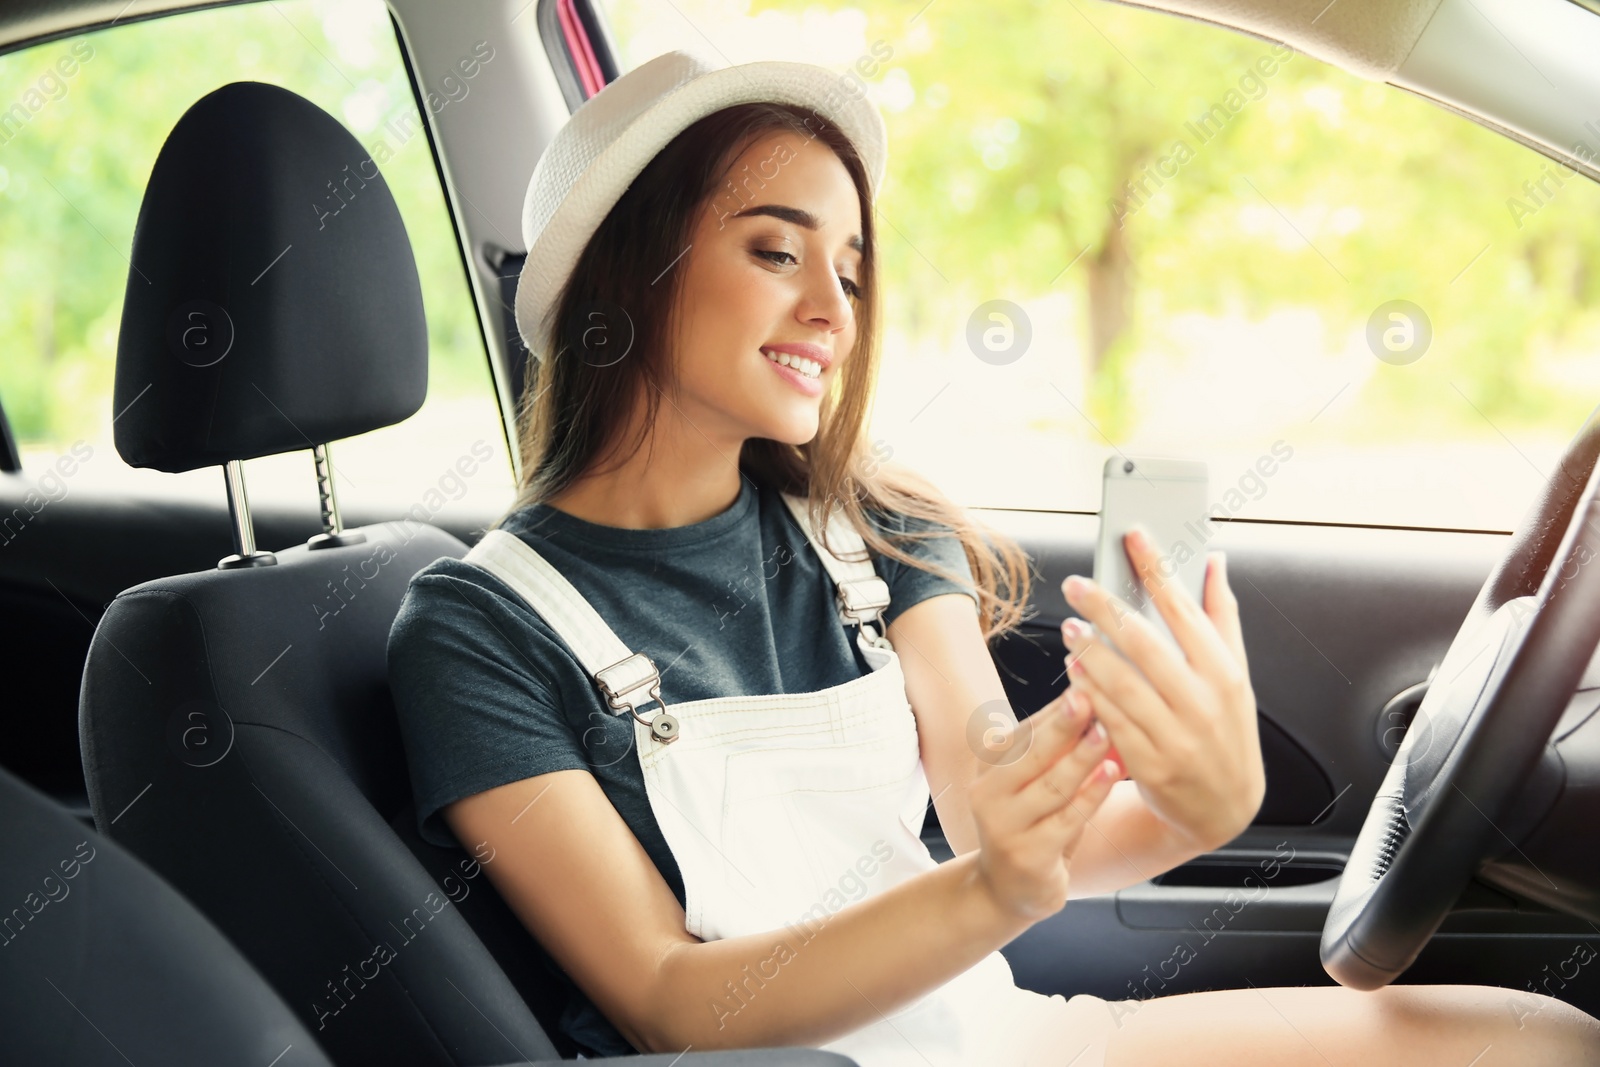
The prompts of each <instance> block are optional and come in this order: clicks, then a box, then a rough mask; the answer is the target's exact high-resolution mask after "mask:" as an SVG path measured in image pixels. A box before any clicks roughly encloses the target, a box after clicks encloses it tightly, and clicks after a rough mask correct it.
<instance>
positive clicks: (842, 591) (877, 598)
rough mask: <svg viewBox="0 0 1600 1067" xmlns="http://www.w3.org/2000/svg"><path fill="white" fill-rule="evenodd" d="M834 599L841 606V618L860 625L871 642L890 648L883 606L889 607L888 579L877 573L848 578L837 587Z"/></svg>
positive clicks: (843, 621) (867, 639)
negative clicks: (864, 576)
mask: <svg viewBox="0 0 1600 1067" xmlns="http://www.w3.org/2000/svg"><path fill="white" fill-rule="evenodd" d="M834 602H835V603H837V604H838V605H839V621H840V622H842V623H844V624H845V625H847V626H848V625H849V624H851V623H855V624H856V625H857V626H859V627H860V628H861V633H862V635H863V636H864V637H865V638H866V641H867V643H868V644H869V645H872V646H873V647H874V648H889V647H891V646H890V645H889V639H888V638H887V637H886V636H884V633H883V629H882V627H883V621H882V617H883V609H884V608H886V607H888V606H889V583H888V582H886V581H884V580H883V579H882V578H880V577H878V576H877V575H873V576H872V577H871V578H850V579H847V580H845V581H842V582H840V583H839V584H838V586H837V587H836V589H835V591H834Z"/></svg>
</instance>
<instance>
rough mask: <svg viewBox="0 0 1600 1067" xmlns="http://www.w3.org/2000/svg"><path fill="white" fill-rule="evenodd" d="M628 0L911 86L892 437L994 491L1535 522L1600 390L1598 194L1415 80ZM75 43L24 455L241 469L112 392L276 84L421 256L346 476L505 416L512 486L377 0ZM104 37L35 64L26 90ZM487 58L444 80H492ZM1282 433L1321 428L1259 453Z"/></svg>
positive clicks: (2, 217) (16, 209)
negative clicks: (171, 220)
mask: <svg viewBox="0 0 1600 1067" xmlns="http://www.w3.org/2000/svg"><path fill="white" fill-rule="evenodd" d="M605 9H606V12H607V15H608V18H609V21H610V24H611V27H612V30H613V32H614V34H615V36H616V39H617V44H618V46H619V48H620V50H621V56H620V59H621V62H622V65H623V67H624V68H632V67H634V66H637V65H638V64H640V63H642V62H644V61H645V60H647V59H649V58H650V57H652V56H654V55H657V54H659V53H661V52H663V51H666V50H668V49H671V48H690V49H694V50H696V51H699V52H701V53H702V54H705V55H708V56H711V57H714V58H720V59H723V60H725V61H727V62H730V63H739V62H748V61H751V60H756V59H799V60H804V61H807V62H812V63H818V64H822V65H824V66H827V67H829V68H831V69H833V70H835V71H838V72H839V73H840V77H841V78H842V79H847V80H848V83H849V84H850V85H855V86H858V87H859V88H860V90H861V91H864V92H866V93H868V94H869V95H870V97H871V98H872V99H873V100H874V101H875V102H876V103H877V105H878V107H879V108H880V109H881V110H882V112H883V114H884V117H885V119H886V121H887V123H888V128H889V173H888V177H887V180H886V183H885V188H884V190H883V193H882V196H881V198H880V200H879V203H878V204H877V205H876V207H877V211H878V236H879V242H880V255H881V259H882V263H883V270H884V281H885V286H884V293H885V296H886V299H887V308H886V312H887V314H886V330H885V341H886V345H885V361H884V368H883V374H882V378H881V381H880V385H879V392H878V399H877V407H876V412H875V415H874V419H873V423H872V431H871V432H872V436H873V437H874V439H875V440H876V442H877V443H878V451H879V454H880V455H883V454H886V453H888V454H892V456H893V458H894V459H895V460H896V461H900V462H904V463H907V464H910V465H912V466H914V467H917V468H918V469H920V470H922V471H923V472H925V473H926V474H928V475H929V476H931V477H932V478H933V479H934V480H935V481H936V482H938V483H939V484H940V485H941V486H942V487H943V488H944V489H945V490H946V491H947V492H948V493H950V495H952V496H953V497H955V498H956V499H957V500H959V501H961V502H962V503H965V504H968V505H973V506H984V507H1006V508H1027V509H1043V510H1073V511H1094V510H1096V509H1097V508H1098V506H1099V500H1100V485H1099V472H1100V468H1101V463H1102V461H1103V459H1104V458H1105V457H1106V456H1108V455H1112V454H1117V453H1123V454H1128V455H1167V456H1184V457H1192V458H1200V459H1204V460H1206V461H1208V462H1209V463H1210V465H1211V472H1212V490H1213V497H1214V498H1215V499H1216V500H1217V501H1218V512H1219V514H1224V515H1234V516H1244V517H1252V518H1266V519H1283V520H1300V521H1318V522H1336V523H1374V524H1386V525H1406V526H1421V527H1448V528H1464V529H1488V530H1509V529H1511V528H1512V526H1513V525H1514V524H1515V522H1516V520H1517V519H1518V517H1519V516H1520V515H1521V513H1522V511H1523V510H1524V508H1525V507H1526V506H1527V504H1528V503H1529V502H1530V501H1531V499H1532V498H1533V496H1534V494H1535V493H1536V491H1537V490H1538V488H1539V486H1540V484H1541V483H1542V482H1543V481H1544V480H1545V479H1546V478H1547V477H1548V476H1549V475H1550V474H1551V473H1552V472H1553V470H1554V466H1555V460H1556V457H1557V456H1558V455H1559V454H1560V451H1561V449H1562V447H1563V446H1564V444H1565V442H1566V441H1567V439H1568V438H1569V437H1570V436H1571V435H1572V434H1573V433H1574V432H1575V431H1576V429H1577V428H1578V426H1579V425H1580V424H1581V422H1582V421H1583V419H1584V418H1585V416H1587V415H1588V414H1589V412H1590V410H1591V409H1592V408H1593V407H1594V406H1595V404H1596V402H1597V401H1600V358H1597V357H1600V314H1597V313H1596V310H1595V307H1594V305H1595V298H1596V296H1597V295H1600V279H1597V278H1596V276H1595V272H1594V271H1593V270H1592V269H1591V264H1592V263H1595V262H1597V258H1596V254H1597V252H1600V190H1597V189H1596V187H1595V185H1594V184H1593V183H1591V182H1589V181H1588V180H1586V179H1584V178H1582V177H1581V176H1577V175H1574V174H1572V173H1571V172H1568V171H1566V170H1564V169H1563V168H1561V167H1560V166H1558V165H1557V164H1554V163H1552V162H1550V161H1549V160H1547V159H1546V158H1544V157H1543V156H1540V155H1538V154H1536V153H1534V152H1532V151H1530V150H1528V149H1526V148H1523V147H1521V146H1519V145H1516V144H1514V143H1512V142H1511V141H1509V140H1507V139H1506V138H1504V137H1502V136H1500V135H1498V134H1494V133H1491V132H1489V131H1487V130H1484V129H1482V128H1480V127H1478V126H1475V125H1473V124H1471V123H1470V122H1467V121H1465V120H1463V119H1461V118H1458V117H1456V116H1454V115H1451V114H1448V113H1446V112H1445V111H1443V110H1442V109H1440V108H1437V107H1435V106H1433V105H1431V104H1429V103H1427V102H1426V101H1424V100H1421V99H1418V98H1416V97H1413V96H1411V95H1408V94H1406V93H1404V92H1402V91H1400V90H1397V89H1393V88H1391V87H1389V86H1384V85H1376V84H1372V83H1367V82H1362V81H1360V80H1358V79H1355V78H1353V77H1351V76H1349V75H1346V74H1343V73H1341V72H1340V71H1338V70H1335V69H1333V68H1331V67H1328V66H1326V65H1324V64H1321V63H1319V62H1318V61H1316V60H1313V59H1310V58H1308V57H1305V56H1303V55H1298V54H1294V53H1291V52H1289V50H1287V49H1284V48H1281V47H1274V46H1271V45H1268V44H1266V43H1264V42H1260V41H1256V40H1253V39H1250V38H1245V37H1242V36H1239V35H1237V34H1232V33H1229V32H1227V31H1223V30H1219V29H1215V28H1212V27H1208V26H1204V25H1200V24H1196V23H1191V22H1186V21H1181V20H1178V19H1175V18H1172V17H1170V16H1165V15H1160V14H1156V13H1151V12H1146V11H1140V10H1137V9H1131V8H1125V7H1120V6H1112V5H1109V4H1106V3H1101V2H1098V0H1075V2H1067V3H1059V4H1048V5H1039V4H1034V3H1024V2H1021V0H986V2H984V3H981V4H979V3H973V2H971V0H933V2H931V3H925V2H923V0H916V2H908V3H893V2H888V3H879V2H875V3H873V4H872V5H871V7H870V9H868V8H864V7H858V6H849V5H844V4H837V5H831V4H819V3H816V2H809V3H806V4H798V3H774V4H750V3H709V2H700V0H671V2H666V0H608V2H607V3H605ZM74 40H78V41H88V42H89V43H90V44H91V45H92V46H93V48H94V56H93V58H92V59H90V60H88V61H87V62H85V63H83V65H82V69H81V70H80V71H79V73H78V74H77V75H76V76H75V77H74V78H72V79H68V80H67V82H66V88H65V91H64V92H63V93H62V95H61V96H60V97H59V99H50V100H48V101H47V102H46V103H45V105H44V106H42V107H40V108H39V109H38V110H37V112H36V113H34V114H33V116H32V118H31V120H30V121H29V122H28V124H27V125H26V127H25V128H24V129H22V130H21V131H20V132H18V133H17V134H16V135H15V136H13V137H12V138H11V139H10V140H9V141H5V142H4V143H3V144H0V212H3V213H0V234H3V238H4V239H3V243H0V272H3V273H0V276H3V278H4V282H5V284H6V286H7V291H8V297H9V299H8V300H7V302H6V306H5V309H4V311H3V312H0V342H3V343H4V344H5V346H6V356H5V360H4V362H3V364H0V403H3V404H4V406H5V410H6V413H7V415H8V416H9V417H10V419H11V421H12V425H13V428H14V432H15V433H16V434H17V436H18V438H19V442H20V443H21V444H22V446H23V451H24V460H25V465H26V466H28V467H31V468H33V469H35V470H42V469H43V467H44V465H45V464H46V463H47V462H48V461H49V460H50V459H51V458H53V456H54V454H55V453H58V452H61V451H65V450H67V449H68V448H69V447H70V445H71V444H72V442H74V441H76V440H78V439H80V438H81V439H83V440H84V441H86V442H88V443H90V444H91V446H92V447H93V448H94V458H93V460H92V461H91V462H89V463H87V464H85V465H84V468H83V470H82V472H81V473H80V475H79V476H78V477H81V478H82V479H83V482H82V483H79V484H87V483H89V482H96V483H101V484H104V485H105V486H107V487H110V488H120V489H124V490H127V491H137V492H150V493H158V494H163V495H168V494H176V493H180V492H181V493H192V494H196V495H200V496H204V497H207V498H210V499H220V498H221V495H222V477H221V474H220V473H219V472H217V471H215V470H210V471H200V472H193V473H191V474H189V475H182V476H174V475H166V474H157V473H154V472H149V471H132V470H130V469H129V468H127V467H126V466H125V465H123V464H122V463H121V461H120V459H118V458H117V457H116V455H115V450H114V448H113V447H112V444H111V436H110V429H109V427H110V419H111V415H112V413H111V411H110V396H111V382H112V368H113V364H114V357H115V349H116V332H117V325H118V320H119V317H120V314H121V305H122V291H123V288H124V286H125V284H126V276H127V271H128V262H127V255H128V251H129V248H130V246H131V240H132V231H133V224H134V220H135V218H136V216H137V212H138V205H139V199H140V197H141V195H142V193H143V188H144V183H145V181H146V179H147V178H148V176H149V172H150V167H151V165H152V163H153V162H154V159H155V155H156V153H157V151H158V150H159V148H160V145H161V142H162V140H163V138H164V137H165V135H166V133H167V131H168V130H170V128H171V126H172V124H173V123H174V122H175V121H176V120H177V118H178V117H179V115H181V114H182V112H183V110H184V109H185V108H187V107H188V106H189V105H190V104H192V103H193V102H194V100H196V99H198V98H199V97H200V96H202V95H204V94H205V93H206V92H209V91H210V90H211V89H214V88H216V87H218V86H220V85H223V84H226V83H227V82H229V81H234V80H237V79H240V78H251V79H256V80H262V81H272V82H275V83H277V84H280V85H283V86H285V87H287V88H290V89H293V90H294V91H296V92H298V93H301V94H302V95H304V96H306V97H308V98H309V99H311V100H313V101H314V102H316V103H317V104H319V105H320V106H322V107H323V108H325V109H326V110H328V111H329V112H330V113H332V114H333V115H335V116H337V117H338V118H340V119H341V120H342V121H343V122H344V123H345V124H346V125H347V126H348V127H349V128H350V129H351V131H352V132H353V133H354V134H355V135H356V137H357V138H358V139H360V141H361V142H362V144H363V145H365V146H366V147H367V148H368V149H369V150H370V151H372V152H373V154H374V158H375V159H377V160H379V161H380V163H381V165H382V168H383V172H384V174H385V177H386V178H387V180H388V182H389V183H390V185H391V187H392V188H393V190H394V192H395V196H396V200H397V201H398V202H399V204H400V208H401V211H402V213H403V215H404V218H405V221H406V226H407V229H408V231H409V233H410V234H411V237H412V240H413V243H414V245H415V248H416V255H417V261H418V266H419V269H420V271H421V274H422V278H423V288H424V297H425V302H426V310H427V316H428V323H429V331H430V336H431V340H432V344H433V357H432V370H431V381H430V392H429V398H428V402H427V404H426V405H425V406H424V408H423V410H422V412H421V413H419V414H418V415H417V416H416V417H415V418H413V419H412V420H410V421H408V422H407V423H405V424H402V425H401V426H399V427H391V428H389V429H386V430H383V431H378V432H376V433H372V434H367V435H364V436H363V437H360V438H356V439H353V440H350V441H342V442H338V443H336V444H335V445H334V447H333V455H334V460H335V463H336V465H337V467H338V468H339V471H340V473H341V475H342V477H341V479H340V481H339V487H340V491H341V495H342V497H343V498H344V499H346V500H347V501H348V500H352V499H353V500H357V501H359V502H361V503H362V504H364V505H371V506H374V507H376V506H380V505H382V506H386V507H387V506H394V507H397V508H399V509H402V510H403V509H404V508H406V507H409V506H410V505H411V504H413V503H415V502H417V501H418V500H419V499H422V498H423V497H424V496H425V495H426V494H427V493H428V491H429V490H430V489H433V488H436V487H437V486H438V485H439V483H440V480H441V478H442V477H443V476H445V475H446V474H447V473H448V471H449V468H450V466H451V465H452V463H453V461H454V460H455V458H456V457H457V456H460V455H464V454H467V453H468V452H469V451H470V450H471V448H472V445H473V444H474V442H476V441H479V440H482V441H485V442H487V444H488V445H489V446H490V447H492V448H493V449H494V450H495V457H496V458H495V460H494V461H493V462H491V463H490V464H487V465H486V466H485V467H484V468H483V470H482V472H481V473H480V474H479V475H478V476H475V478H474V479H473V480H472V481H471V482H470V483H469V484H468V485H467V486H466V488H464V489H462V490H461V491H460V492H459V494H458V496H457V498H456V500H454V501H452V503H451V505H447V506H454V504H457V503H459V502H460V501H461V500H466V501H470V502H471V507H472V508H473V509H474V511H476V512H478V513H481V512H482V511H483V509H484V508H486V507H497V506H499V504H500V502H502V501H505V502H509V499H510V494H511V476H510V465H509V460H508V458H507V457H506V454H505V448H504V442H503V440H502V438H501V432H500V429H499V425H498V413H497V409H496V407H495V404H494V401H493V397H492V389H491V385H490V380H489V374H488V371H487V368H486V366H485V355H484V351H483V347H482V343H481V340H480V338H479V335H478V328H477V325H476V323H475V322H474V311H473V308H472V305H471V302H470V299H469V294H468V289H467V284H466V281H465V279H464V278H463V276H462V270H461V265H460V258H459V252H458V250H457V249H456V247H455V245H454V243H453V237H452V233H451V229H450V224H449V219H448V217H447V215H446V213H445V206H444V200H443V197H442V195H441V193H440V190H439V184H438V178H437V175H436V173H435V171H434V168H433V160H432V158H431V156H430V154H429V149H428V146H427V143H426V141H425V139H424V138H423V137H422V136H421V135H420V133H419V134H416V135H415V136H413V137H409V138H402V137H401V136H398V135H397V133H396V130H397V129H398V130H402V131H403V130H404V129H405V128H406V126H405V123H404V121H403V120H404V118H405V116H413V117H414V116H415V107H414V104H413V102H412V98H411V93H410V89H409V86H408V84H407V81H406V76H405V73H404V71H403V69H402V68H401V66H400V61H399V55H398V52H397V49H396V46H395V42H394V39H393V32H392V29H391V27H390V24H389V20H388V16H387V14H386V12H385V11H384V9H383V7H382V4H381V3H380V2H379V0H371V2H370V3H369V2H365V0H362V2H350V0H342V2H339V3H324V2H311V0H291V2H285V3H275V4H271V5H241V6H236V7H229V8H224V9H220V10H215V11H210V12H200V13H192V14H185V15H180V16H176V17H172V18H165V19H161V20H156V21H153V22H148V23H137V24H133V25H129V26H124V27H118V28H115V29H112V30H109V31H105V32H101V33H97V34H92V35H88V36H86V37H84V38H77V39H74ZM72 43H73V42H72V41H58V42H53V43H50V44H46V45H41V46H38V47H37V48H34V49H30V50H28V51H24V52H21V53H16V54H13V55H11V56H8V57H5V58H4V59H0V104H4V105H6V106H9V102H11V101H15V100H18V99H22V98H23V97H24V95H25V94H26V93H28V92H29V91H30V89H32V88H33V87H35V86H37V85H38V82H39V78H40V76H41V74H42V73H44V72H45V71H46V70H48V69H49V68H50V65H51V64H52V63H53V62H54V61H55V59H56V58H57V56H58V55H59V54H61V53H65V52H66V51H67V50H68V49H69V48H70V46H71V45H72ZM174 56H181V57H183V58H182V61H181V62H174V60H173V57H174ZM489 62H491V63H492V62H493V61H492V60H490V61H489ZM129 86H138V87H139V88H138V91H137V92H130V91H129V89H128V87H129ZM467 90H468V91H467V92H466V94H465V95H463V96H461V97H460V98H459V99H452V100H450V102H449V103H448V104H447V105H446V106H449V107H463V108H468V107H472V106H474V105H475V104H476V101H475V100H474V99H473V97H472V95H471V93H470V83H468V85H467ZM411 128H412V129H414V128H415V127H411ZM380 142H381V144H382V148H381V149H380ZM1589 147H1590V148H1592V149H1595V150H1597V151H1600V127H1597V128H1596V129H1595V138H1594V141H1593V142H1591V144H1590V146H1589ZM385 160H386V161H385ZM308 210H309V208H308ZM1278 442H1282V443H1283V444H1282V445H1279V446H1278V447H1279V449H1280V454H1281V450H1282V449H1283V448H1285V447H1287V448H1288V449H1289V450H1291V456H1290V458H1289V459H1288V460H1287V461H1284V462H1281V463H1279V464H1277V465H1276V467H1275V470H1274V473H1273V474H1272V475H1271V476H1270V477H1266V478H1262V479H1253V478H1250V477H1249V476H1248V473H1247V472H1249V471H1251V470H1252V469H1254V468H1255V466H1256V462H1257V460H1258V459H1259V458H1260V457H1261V456H1263V455H1268V454H1271V453H1272V451H1273V447H1274V445H1275V444H1277V443H1278ZM246 469H247V472H248V477H249V486H250V492H251V497H252V500H256V499H261V498H263V497H269V498H272V499H282V500H295V501H304V502H306V503H307V505H308V506H314V501H315V482H314V479H313V476H312V470H311V461H310V458H309V453H299V454H295V455H291V456H280V457H273V458H270V459H263V460H254V461H250V462H249V463H247V464H246ZM1230 489H1231V490H1234V491H1233V492H1229V490H1230ZM450 491H451V492H452V493H454V492H455V488H454V485H453V484H452V485H451V487H450Z"/></svg>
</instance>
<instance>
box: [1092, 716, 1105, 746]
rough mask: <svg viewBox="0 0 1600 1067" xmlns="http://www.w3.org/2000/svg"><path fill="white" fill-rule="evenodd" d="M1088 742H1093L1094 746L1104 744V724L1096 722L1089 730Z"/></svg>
mask: <svg viewBox="0 0 1600 1067" xmlns="http://www.w3.org/2000/svg"><path fill="white" fill-rule="evenodd" d="M1089 740H1090V741H1092V742H1094V743H1095V744H1096V745H1103V744H1105V743H1106V728H1105V724H1104V723H1101V722H1098V721H1097V722H1096V723H1095V724H1094V725H1093V726H1091V727H1090V728H1089Z"/></svg>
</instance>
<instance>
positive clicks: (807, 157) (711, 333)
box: [676, 130, 862, 448]
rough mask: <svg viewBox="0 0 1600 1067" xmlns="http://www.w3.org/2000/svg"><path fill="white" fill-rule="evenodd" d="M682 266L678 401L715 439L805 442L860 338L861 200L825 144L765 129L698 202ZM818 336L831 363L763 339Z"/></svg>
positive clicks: (783, 341) (794, 340) (814, 339)
mask: <svg viewBox="0 0 1600 1067" xmlns="http://www.w3.org/2000/svg"><path fill="white" fill-rule="evenodd" d="M690 241H691V243H690V246H689V250H688V251H687V252H686V253H685V254H684V256H683V261H682V264H681V266H682V267H683V269H684V270H685V274H684V277H683V281H682V299H683V305H682V308H683V310H682V315H681V319H680V322H681V325H680V333H679V335H678V346H677V382H678V393H677V397H676V400H677V406H678V408H679V410H680V412H681V414H682V415H683V416H684V417H685V418H686V419H687V420H688V421H689V422H690V423H691V424H692V425H693V427H694V428H695V429H696V430H698V431H699V432H700V433H701V434H704V435H706V436H707V437H708V438H710V439H711V440H713V441H726V442H728V443H729V444H731V445H733V446H734V447H735V448H737V445H739V444H742V443H743V441H744V439H745V438H748V437H765V438H770V439H772V440H775V441H782V442H786V443H789V444H797V445H798V444H804V443H805V442H807V441H810V440H811V439H812V438H813V437H815V436H816V433H817V425H818V413H819V409H820V407H821V404H822V396H823V395H824V393H825V392H826V391H827V390H828V389H829V388H831V387H832V383H833V380H834V379H835V378H836V377H838V375H839V372H840V371H841V370H842V369H843V364H844V360H845V359H846V357H847V356H848V355H849V353H850V350H851V348H852V346H854V344H855V340H856V320H855V316H856V311H857V309H858V306H859V305H858V301H857V298H856V297H855V296H854V295H852V294H854V293H855V292H856V291H857V290H856V286H857V285H858V284H859V283H860V281H861V277H862V276H861V260H862V254H861V252H860V251H859V250H858V249H859V246H860V245H861V204H860V198H859V197H858V196H857V194H856V187H855V183H854V182H852V181H851V180H850V174H849V172H848V171H846V170H845V167H844V164H843V163H841V162H840V161H839V157H838V156H836V155H835V154H834V153H833V150H832V149H831V148H829V147H828V146H827V145H826V144H824V143H822V142H821V141H818V140H813V139H810V138H808V137H806V136H805V135H804V134H802V133H797V132H794V131H791V130H782V131H775V132H771V133H768V134H765V135H762V136H760V137H758V138H757V139H756V140H754V141H753V142H752V143H751V144H750V145H748V146H747V147H746V148H745V150H744V151H743V152H742V153H741V154H740V155H739V157H738V158H737V159H736V160H735V162H734V164H733V167H732V169H731V170H730V171H729V172H728V177H727V179H726V180H725V181H724V182H723V184H722V185H721V186H720V187H719V188H718V190H717V191H716V192H714V193H713V194H712V196H711V199H710V201H709V202H708V203H707V204H706V205H705V206H704V207H702V209H701V214H700V216H699V218H698V220H697V222H696V225H695V228H694V230H693V233H692V236H691V238H690ZM793 344H802V345H815V346H817V349H819V350H820V353H818V354H820V356H821V357H822V358H821V360H820V362H822V363H823V364H824V366H823V367H822V370H821V373H820V375H818V376H817V377H815V378H812V377H810V376H809V374H807V373H806V371H807V370H815V369H816V368H815V367H814V366H813V367H809V368H807V367H804V366H801V367H798V368H789V367H784V366H781V365H779V364H777V363H774V362H773V361H772V360H770V359H769V358H768V357H767V356H766V355H764V354H763V352H762V349H763V348H768V347H769V346H772V345H793Z"/></svg>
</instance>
